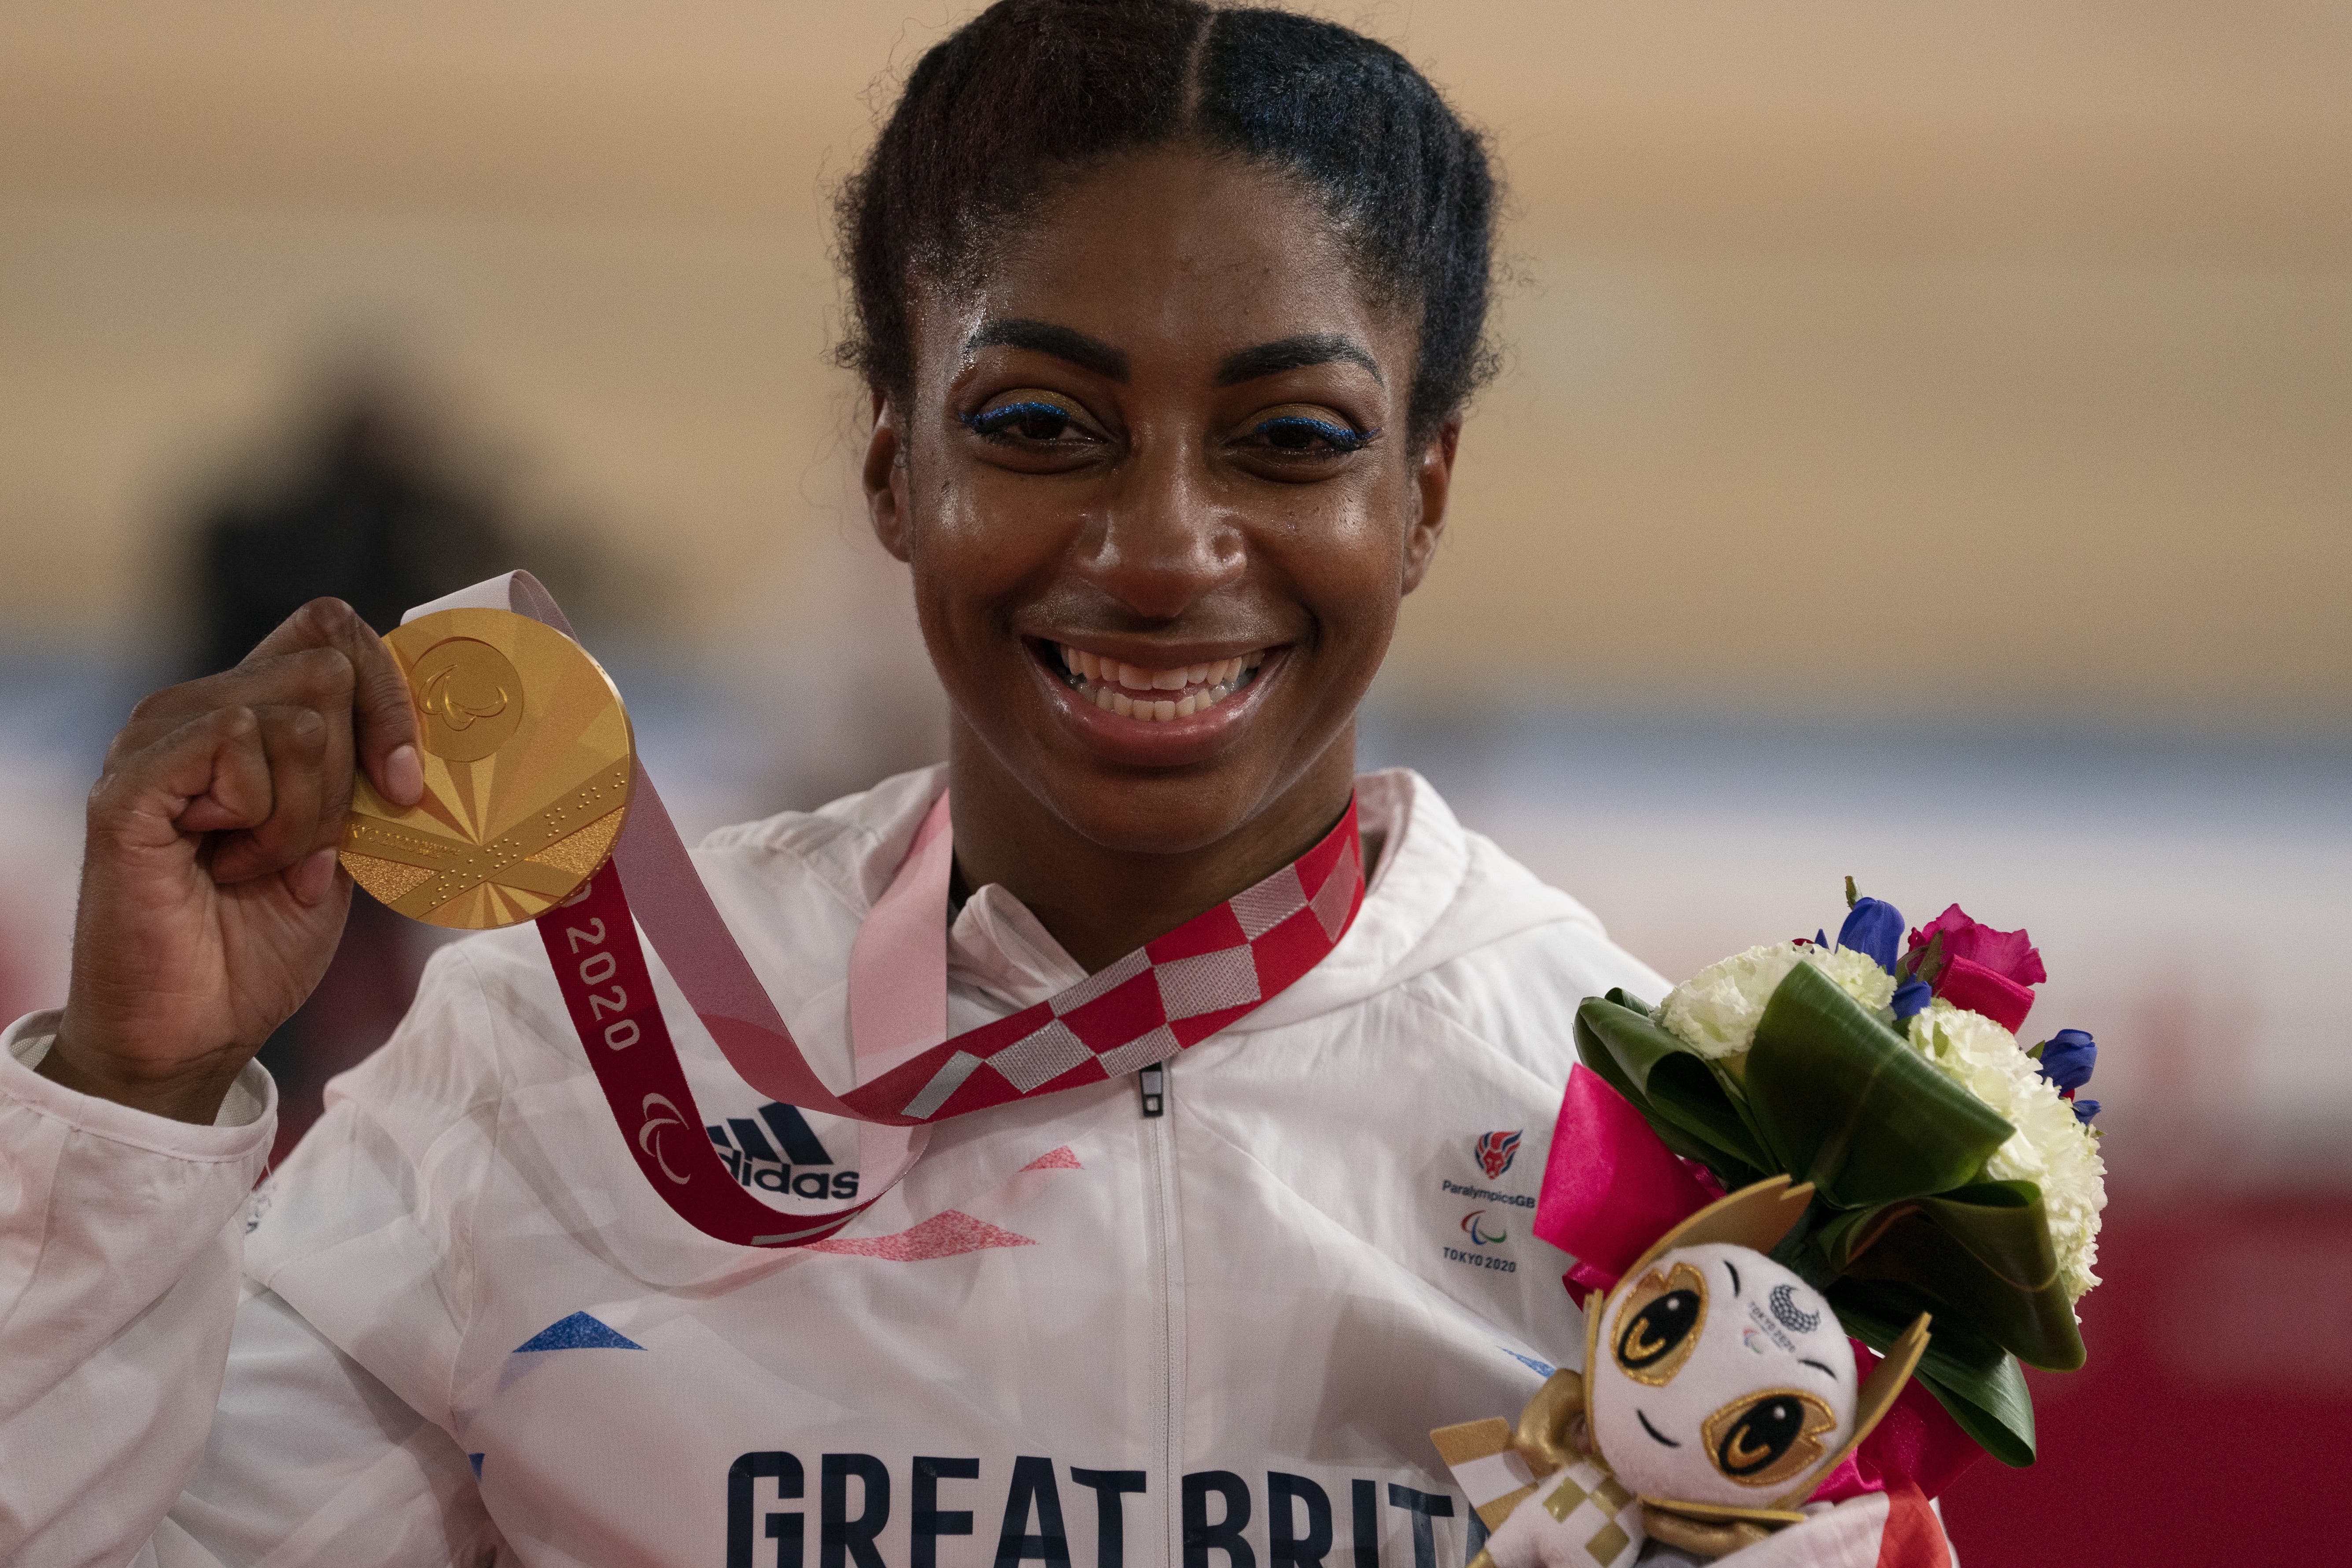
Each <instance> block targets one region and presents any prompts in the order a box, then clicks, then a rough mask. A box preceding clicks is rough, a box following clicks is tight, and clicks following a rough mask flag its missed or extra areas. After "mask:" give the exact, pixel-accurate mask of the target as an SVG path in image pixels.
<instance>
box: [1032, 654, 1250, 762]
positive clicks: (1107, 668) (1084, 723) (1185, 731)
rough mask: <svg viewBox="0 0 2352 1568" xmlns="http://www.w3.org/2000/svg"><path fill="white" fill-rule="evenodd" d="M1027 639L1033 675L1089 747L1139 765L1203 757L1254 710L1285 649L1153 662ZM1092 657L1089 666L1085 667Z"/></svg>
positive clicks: (1192, 760)
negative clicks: (1136, 661) (1155, 664)
mask: <svg viewBox="0 0 2352 1568" xmlns="http://www.w3.org/2000/svg"><path fill="white" fill-rule="evenodd" d="M1030 646H1031V648H1032V650H1033V651H1034V654H1035V663H1036V666H1037V672H1038V677H1039V679H1040V680H1042V681H1043V682H1044V683H1045V685H1046V687H1047V689H1048V692H1049V694H1050V695H1051V698H1052V701H1053V703H1054V706H1056V707H1057V708H1059V709H1060V710H1061V712H1062V715H1063V716H1064V718H1065V719H1066V721H1067V722H1068V723H1069V724H1070V725H1071V726H1072V727H1074V728H1076V730H1077V731H1078V732H1079V734H1080V735H1082V736H1083V737H1086V740H1087V743H1088V744H1089V745H1090V746H1091V747H1094V748H1096V749H1097V750H1100V751H1102V752H1105V753H1107V754H1108V756H1109V757H1110V758H1113V759H1115V760H1118V761H1120V762H1124V763H1130V764H1134V765H1138V766H1144V767H1172V766H1178V765H1181V764H1185V763H1189V762H1194V761H1198V760H1201V759H1202V758H1204V757H1206V756H1207V755H1208V754H1209V752H1210V751H1211V750H1213V748H1214V747H1216V746H1217V745H1219V744H1220V742H1221V739H1222V737H1223V736H1224V735H1225V734H1226V733H1227V732H1228V731H1230V730H1231V729H1232V728H1233V727H1234V726H1235V725H1237V724H1239V723H1241V722H1242V721H1243V719H1244V717H1245V716H1247V715H1248V714H1250V713H1251V712H1253V711H1255V708H1256V707H1257V706H1258V699H1259V697H1260V696H1261V695H1263V693H1264V691H1265V687H1266V686H1267V685H1269V684H1270V682H1271V681H1272V679H1273V677H1274V676H1275V674H1276V672H1277V671H1278V670H1279V669H1280V668H1281V665H1282V664H1283V661H1284V658H1285V656H1286V654H1287V653H1288V652H1289V650H1288V648H1287V647H1271V648H1259V649H1254V650H1251V651H1250V652H1248V653H1240V654H1233V655H1228V656H1226V657H1223V658H1219V659H1213V660H1204V661H1200V662H1197V663H1194V664H1172V665H1168V666H1165V667H1161V668H1152V667H1149V666H1144V665H1139V664H1126V663H1125V662H1124V661H1121V660H1118V659H1111V658H1106V657H1104V656H1102V655H1099V654H1095V653H1087V652H1086V651H1085V650H1082V649H1078V648H1074V647H1071V646H1069V645H1068V644H1066V643H1056V642H1044V641H1040V642H1035V643H1031V644H1030ZM1089 665H1091V667H1092V670H1093V673H1092V674H1087V670H1088V667H1089ZM1195 671H1197V672H1199V673H1198V674H1197V675H1196V674H1194V672H1195ZM1122 707H1124V709H1125V710H1126V711H1124V712H1121V711H1120V710H1121V708H1122ZM1163 714H1164V715H1165V716H1163Z"/></svg>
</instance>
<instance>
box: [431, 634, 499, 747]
mask: <svg viewBox="0 0 2352 1568" xmlns="http://www.w3.org/2000/svg"><path fill="white" fill-rule="evenodd" d="M408 682H409V687H410V689H411V690H412V691H414V692H415V694H416V713H417V733H418V738H419V739H420V740H421V741H422V742H423V744H424V747H425V750H427V751H429V752H431V753H433V755H434V756H436V757H441V758H447V759H448V760H450V761H452V762H478V761H480V760H481V759H482V758H485V757H488V756H489V755H490V754H491V753H492V752H494V751H496V750H498V748H499V747H501V746H504V745H505V744H506V743H507V742H508V741H509V740H510V739H511V738H513V737H514V732H515V731H516V730H517V729H519V728H520V727H521V725H522V716H523V692H522V676H521V675H520V674H519V673H517V671H516V669H515V667H514V664H513V662H512V661H511V660H509V658H508V657H507V656H506V655H505V654H504V653H499V651H498V650H497V649H496V648H493V647H491V646H490V645H489V644H488V643H485V642H482V641H481V640H480V639H479V638H475V637H449V638H445V639H443V640H442V641H441V642H438V643H435V644H434V645H433V646H432V647H430V648H427V649H426V650H425V654H424V656H423V657H422V658H420V659H418V660H417V661H416V664H415V666H414V667H413V668H412V669H410V671H409V672H408Z"/></svg>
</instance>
